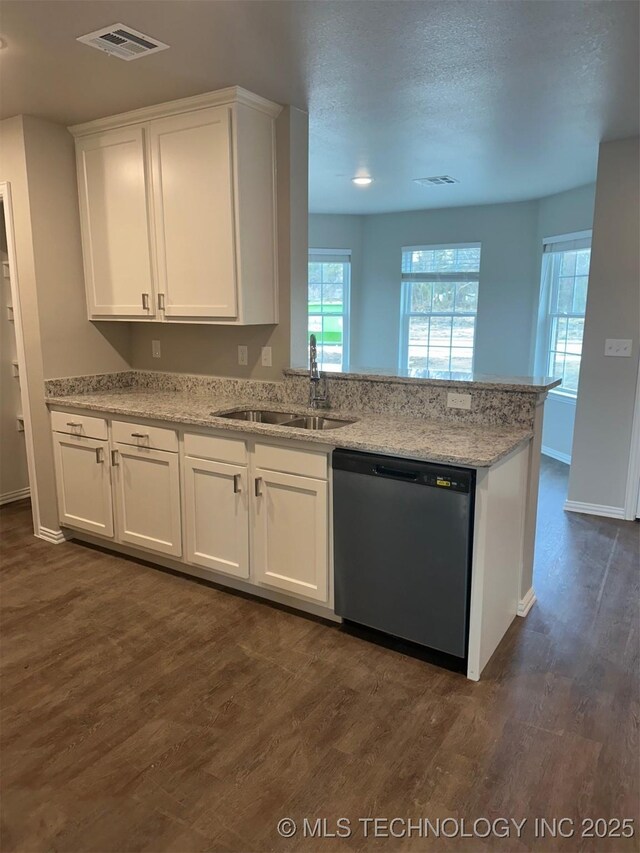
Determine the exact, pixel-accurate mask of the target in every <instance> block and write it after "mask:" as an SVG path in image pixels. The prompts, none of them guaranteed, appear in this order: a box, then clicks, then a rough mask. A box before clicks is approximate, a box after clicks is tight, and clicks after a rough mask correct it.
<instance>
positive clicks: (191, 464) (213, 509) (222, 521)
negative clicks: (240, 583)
mask: <svg viewBox="0 0 640 853" xmlns="http://www.w3.org/2000/svg"><path fill="white" fill-rule="evenodd" d="M183 468H184V490H185V494H184V505H185V526H186V530H185V538H186V557H187V560H188V562H190V563H193V564H194V565H196V566H203V567H204V568H207V569H215V570H216V571H218V572H224V573H225V574H228V575H234V576H235V577H238V578H248V577H249V494H248V491H247V468H246V466H242V465H229V464H227V463H225V462H214V461H211V460H208V459H196V458H193V457H191V456H185V457H184V460H183Z"/></svg>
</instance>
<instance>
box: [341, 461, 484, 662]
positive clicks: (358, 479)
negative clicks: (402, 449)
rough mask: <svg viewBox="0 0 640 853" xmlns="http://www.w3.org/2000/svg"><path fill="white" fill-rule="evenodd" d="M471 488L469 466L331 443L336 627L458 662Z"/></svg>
mask: <svg viewBox="0 0 640 853" xmlns="http://www.w3.org/2000/svg"><path fill="white" fill-rule="evenodd" d="M474 493H475V471H473V470H471V469H466V468H455V467H452V466H448V465H438V464H433V463H426V462H412V461H411V460H407V459H397V458H395V457H389V456H378V455H374V454H369V453H357V452H355V451H347V450H336V451H334V454H333V524H334V560H335V608H336V613H338V614H339V615H340V616H342V618H343V620H345V623H344V624H345V626H349V625H350V624H355V625H361V626H366V627H368V628H373V629H375V630H376V631H380V632H383V634H385V635H390V636H391V637H395V638H400V639H402V640H408V641H409V642H410V643H417V644H419V646H421V647H424V648H425V649H431V650H435V651H436V652H437V653H440V655H441V658H442V659H441V660H438V662H439V663H444V664H445V665H449V666H452V667H453V668H456V669H463V668H464V664H465V662H466V657H467V644H468V625H469V596H470V587H471V547H472V539H473V505H474ZM427 657H428V655H427Z"/></svg>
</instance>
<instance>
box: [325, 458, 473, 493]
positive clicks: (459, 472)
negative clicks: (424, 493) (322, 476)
mask: <svg viewBox="0 0 640 853" xmlns="http://www.w3.org/2000/svg"><path fill="white" fill-rule="evenodd" d="M333 467H334V470H339V471H350V472H351V473H353V474H363V475H365V476H373V477H385V478H388V479H390V480H399V481H401V482H404V483H415V484H416V485H418V486H431V487H432V488H435V489H443V490H446V491H449V492H462V493H463V494H469V493H470V492H472V491H473V486H474V484H475V471H474V470H473V469H470V468H456V467H454V466H453V465H439V464H438V463H434V462H418V461H413V460H412V459H402V458H399V457H396V456H377V455H374V454H370V453H359V452H357V451H341V450H337V451H334V454H333Z"/></svg>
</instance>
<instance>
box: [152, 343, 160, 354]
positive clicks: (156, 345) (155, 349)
mask: <svg viewBox="0 0 640 853" xmlns="http://www.w3.org/2000/svg"><path fill="white" fill-rule="evenodd" d="M151 356H152V357H153V358H160V341H151Z"/></svg>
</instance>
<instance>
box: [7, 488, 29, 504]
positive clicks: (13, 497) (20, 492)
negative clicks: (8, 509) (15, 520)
mask: <svg viewBox="0 0 640 853" xmlns="http://www.w3.org/2000/svg"><path fill="white" fill-rule="evenodd" d="M30 495H31V490H30V489H29V486H27V488H26V489H16V490H15V491H14V492H5V493H4V495H0V506H4V505H5V504H11V503H13V502H14V501H21V500H24V498H28V497H29V496H30Z"/></svg>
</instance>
